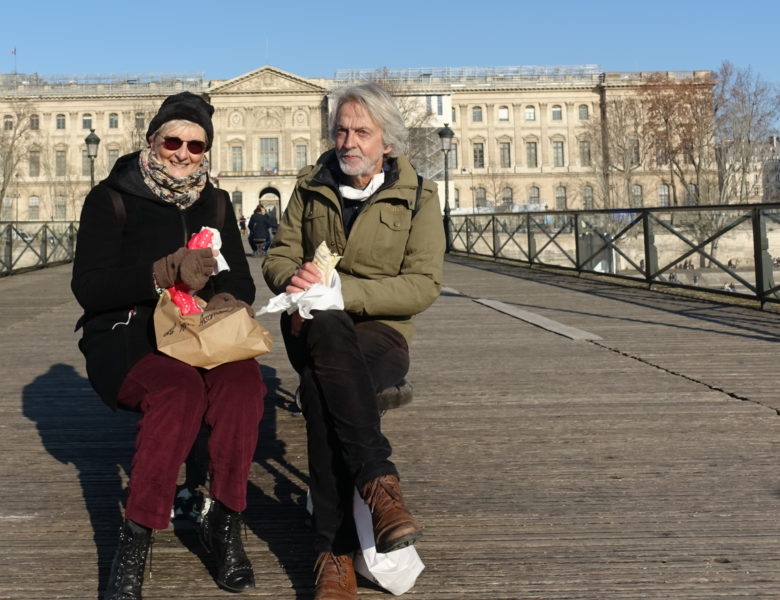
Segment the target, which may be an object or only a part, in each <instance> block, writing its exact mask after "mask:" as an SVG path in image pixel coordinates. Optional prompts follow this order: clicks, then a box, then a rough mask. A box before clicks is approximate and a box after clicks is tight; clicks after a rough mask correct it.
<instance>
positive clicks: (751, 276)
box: [449, 204, 780, 307]
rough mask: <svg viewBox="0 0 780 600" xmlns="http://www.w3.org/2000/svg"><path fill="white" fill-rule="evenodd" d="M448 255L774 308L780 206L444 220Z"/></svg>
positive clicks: (779, 294)
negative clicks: (699, 293) (565, 271)
mask: <svg viewBox="0 0 780 600" xmlns="http://www.w3.org/2000/svg"><path fill="white" fill-rule="evenodd" d="M449 231H450V240H449V247H450V248H451V250H452V251H453V252H463V253H466V254H469V255H476V256H489V257H493V258H497V259H504V260H510V261H518V262H521V263H526V264H528V265H530V266H547V267H556V268H561V269H569V270H573V271H576V272H577V273H598V274H601V275H606V276H612V277H617V278H624V279H633V280H638V281H644V282H646V283H647V284H648V285H650V286H653V285H666V286H679V287H686V288H696V289H702V288H706V289H708V290H710V291H715V292H720V293H723V294H736V295H738V296H743V297H750V298H755V299H757V300H758V301H759V302H760V303H761V306H762V307H765V305H766V304H767V303H780V286H779V285H777V284H776V283H775V282H776V281H777V280H778V279H780V204H739V205H735V204H732V205H718V206H685V207H667V208H637V209H628V210H593V211H549V212H523V213H494V214H484V213H483V214H472V215H451V216H450V228H449Z"/></svg>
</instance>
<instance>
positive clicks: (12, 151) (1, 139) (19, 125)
mask: <svg viewBox="0 0 780 600" xmlns="http://www.w3.org/2000/svg"><path fill="white" fill-rule="evenodd" d="M34 113H35V107H34V105H33V103H32V102H30V101H29V100H26V99H18V98H13V99H10V100H9V101H8V102H7V104H6V107H5V109H4V112H3V115H2V123H0V198H5V196H6V194H7V193H8V188H9V187H10V186H11V183H12V182H13V181H14V177H15V175H16V174H17V169H18V167H19V163H20V162H21V161H22V159H23V158H24V157H25V155H26V154H27V151H28V149H29V146H30V143H31V141H32V137H31V136H30V135H29V132H30V128H31V124H30V116H31V115H33V114H34Z"/></svg>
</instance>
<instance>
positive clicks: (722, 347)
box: [0, 258, 780, 600]
mask: <svg viewBox="0 0 780 600" xmlns="http://www.w3.org/2000/svg"><path fill="white" fill-rule="evenodd" d="M250 260H252V266H253V269H254V271H255V273H256V274H258V273H259V261H258V259H250ZM445 273H446V276H445V283H446V285H447V286H448V287H449V288H452V289H454V290H457V291H458V292H460V294H462V295H456V294H453V293H445V294H443V295H442V297H441V298H440V299H439V300H438V301H437V302H436V304H434V306H433V307H432V308H431V309H430V310H429V311H427V312H426V313H425V314H424V315H422V316H421V317H420V319H419V320H418V335H417V337H416V338H415V341H414V343H413V346H412V356H413V366H412V371H411V373H410V379H411V380H412V381H413V382H414V384H415V399H414V402H413V403H412V404H411V405H409V406H407V407H404V408H403V409H400V410H397V411H394V412H390V413H389V414H388V415H387V416H386V417H385V419H384V421H383V423H384V429H385V431H386V433H387V434H388V436H389V437H390V439H391V441H392V442H393V445H394V457H395V460H396V462H397V464H398V466H399V469H400V471H401V474H402V478H403V481H404V486H405V487H404V489H405V492H406V494H407V496H408V500H409V502H410V504H411V505H412V506H413V507H414V509H415V513H416V514H417V516H419V518H420V520H421V521H422V522H423V524H424V526H425V529H426V531H425V535H424V537H423V538H422V540H421V541H420V543H419V544H418V550H419V551H420V554H421V556H422V558H423V560H424V561H425V563H426V566H427V568H426V570H425V571H424V572H423V574H422V576H421V577H420V580H419V582H418V585H417V587H416V588H415V589H414V590H412V591H411V592H409V594H407V596H408V597H410V598H421V599H423V598H425V599H427V598H431V599H436V600H438V599H442V600H459V599H465V598H470V599H471V598H473V599H475V600H476V599H479V600H509V599H521V598H522V599H523V600H527V599H544V600H559V599H561V600H562V599H578V600H605V599H616V600H633V599H649V598H653V599H659V600H660V599H680V600H682V599H685V600H709V599H713V600H714V599H720V598H723V599H725V598H728V599H734V598H778V597H780V595H778V592H777V590H778V588H779V587H780V585H779V584H780V518H779V517H780V476H778V474H777V467H776V464H777V458H778V450H780V438H779V437H778V415H777V409H778V408H780V401H779V400H778V398H777V387H778V386H777V383H778V380H779V378H778V376H777V375H776V368H775V366H774V365H775V364H776V362H777V361H776V359H775V356H776V354H777V352H776V347H777V343H778V340H779V339H780V325H779V324H778V322H777V316H776V315H772V314H765V313H761V312H759V311H755V310H751V309H746V308H739V307H732V306H728V305H724V304H722V303H717V302H705V301H701V300H692V299H685V298H678V297H674V296H669V295H667V294H658V293H654V292H649V291H645V290H642V289H637V288H622V287H617V286H612V285H608V284H604V283H601V282H596V281H587V280H583V279H577V278H573V277H569V276H565V275H558V274H554V273H546V272H543V271H536V270H528V269H521V268H517V267H507V266H504V265H497V264H492V263H483V262H477V261H471V260H467V259H461V258H452V259H451V260H450V261H448V263H447V265H446V270H445ZM68 281H69V270H68V267H56V268H52V269H47V270H43V271H37V272H31V273H26V274H23V275H17V276H13V277H8V278H4V279H0V355H2V363H1V364H2V377H0V456H2V458H0V553H2V554H1V555H0V599H13V600H16V599H25V600H26V599H30V598H42V599H44V598H45V599H48V598H90V599H93V598H98V590H99V588H100V585H101V583H102V582H104V580H105V578H106V577H107V574H108V573H107V570H108V566H109V563H110V560H111V557H112V555H113V544H114V542H115V540H114V537H115V532H116V528H117V526H118V523H119V519H120V512H119V505H118V498H119V497H120V495H121V490H122V488H123V486H124V485H125V484H126V480H127V472H128V470H129V460H130V457H131V453H132V444H133V434H134V417H133V416H132V415H127V414H122V413H117V414H114V413H111V411H109V410H108V409H106V408H104V407H103V406H102V404H101V403H100V402H99V401H98V400H97V399H96V398H95V396H94V394H93V393H92V392H91V390H90V389H89V386H88V383H87V382H86V380H85V378H84V377H85V374H84V369H83V362H82V359H81V356H80V354H79V353H78V350H77V349H76V347H75V343H76V340H77V335H76V334H74V333H73V332H72V324H73V322H74V321H75V319H76V317H77V316H78V314H79V310H78V307H77V306H76V304H75V302H74V301H73V300H72V299H71V297H70V293H69V289H68ZM258 281H259V285H258V288H259V290H260V292H259V294H258V302H257V303H256V306H260V305H261V303H262V302H263V301H264V300H265V299H266V298H268V297H269V296H270V294H269V293H268V292H267V291H266V290H265V288H264V286H263V285H262V283H261V280H260V279H258ZM472 298H486V299H492V300H495V301H497V302H502V303H506V304H508V305H511V306H514V307H516V308H517V309H518V310H521V311H528V312H532V313H534V314H537V315H539V316H541V317H544V318H546V319H550V320H552V321H555V322H558V323H561V324H562V325H564V326H566V327H571V328H576V329H581V330H584V331H587V332H591V333H593V334H596V335H598V336H599V337H601V338H602V339H601V340H590V341H587V340H578V341H574V340H570V339H567V338H564V337H562V336H560V335H556V334H554V333H551V332H548V331H546V330H544V329H540V328H538V327H535V326H533V325H530V324H528V323H526V322H524V321H521V320H518V319H516V318H513V317H511V316H509V315H506V314H503V313H500V312H497V311H495V310H492V309H491V308H489V307H487V306H484V305H480V304H478V303H477V302H474V301H473V300H472ZM263 322H264V323H265V324H266V325H267V326H268V327H269V329H271V330H272V331H274V332H275V331H276V319H275V317H270V318H263ZM275 339H276V340H277V341H278V345H277V348H276V349H275V350H274V352H273V353H272V354H270V355H268V356H267V357H264V358H263V359H262V361H261V362H262V364H263V367H264V374H265V376H266V380H267V382H268V383H269V387H270V388H271V394H269V397H268V399H267V403H266V405H267V411H266V417H265V419H264V421H263V424H262V436H261V441H260V444H259V445H258V449H257V453H256V460H255V462H254V464H253V467H252V471H251V477H250V487H249V503H250V507H249V509H248V511H247V522H248V534H249V537H248V542H247V547H248V551H249V554H250V556H251V557H252V559H253V562H254V565H255V570H256V573H257V579H258V583H259V585H258V588H257V589H256V590H254V591H252V592H250V593H247V594H244V595H242V597H250V598H251V597H256V598H274V599H282V600H283V599H286V598H289V599H296V600H305V599H308V598H311V587H312V585H313V580H312V576H311V565H312V560H313V557H312V556H311V552H310V543H311V537H310V532H309V530H308V528H307V526H306V523H305V513H304V510H303V507H302V504H301V503H302V499H303V497H304V495H305V489H306V450H305V439H304V423H303V420H302V418H301V417H298V416H294V415H293V413H292V412H291V411H290V410H289V407H290V399H291V394H292V392H293V391H294V389H295V387H296V382H295V377H294V376H293V373H292V371H291V369H290V367H289V365H288V364H287V361H286V357H285V354H284V351H283V348H282V346H281V339H280V337H279V336H278V335H276V336H275ZM153 561H154V572H153V577H152V579H151V580H149V581H147V584H146V585H145V588H144V597H145V598H147V599H148V600H155V599H174V598H184V597H187V598H220V597H227V594H225V593H224V592H221V591H219V590H218V589H217V588H216V586H215V584H214V583H213V580H212V578H211V576H210V574H209V570H208V569H209V564H210V563H209V561H208V559H207V558H205V557H203V555H202V554H201V553H200V551H199V550H198V548H197V545H196V543H195V540H194V538H193V535H192V531H191V530H189V529H188V528H187V527H177V528H176V530H167V531H165V532H160V533H158V535H157V543H156V544H155V549H154V557H153ZM360 597H361V599H364V598H367V599H371V598H374V599H379V598H387V597H388V596H387V595H386V594H384V593H382V592H380V591H376V590H372V589H371V588H369V587H361V590H360Z"/></svg>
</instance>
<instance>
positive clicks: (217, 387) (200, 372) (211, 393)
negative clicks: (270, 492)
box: [118, 354, 266, 529]
mask: <svg viewBox="0 0 780 600" xmlns="http://www.w3.org/2000/svg"><path fill="white" fill-rule="evenodd" d="M265 392H266V387H265V384H264V383H263V378H262V375H261V373H260V365H258V363H257V361H255V360H253V359H251V360H241V361H236V362H232V363H226V364H224V365H220V366H218V367H215V368H213V369H211V370H208V371H207V370H204V369H196V368H195V367H191V366H189V365H187V364H185V363H183V362H180V361H178V360H175V359H173V358H170V357H168V356H165V355H163V354H148V355H146V356H144V357H143V358H142V359H141V360H139V361H138V362H137V363H136V364H135V365H134V366H133V368H132V369H130V372H129V373H128V374H127V376H126V377H125V380H124V381H123V382H122V387H121V388H120V390H119V397H118V401H119V405H120V406H121V407H122V408H125V409H129V410H135V411H140V412H141V413H142V414H143V416H142V418H141V419H140V420H139V422H138V433H137V435H136V442H135V454H134V455H133V461H132V468H131V473H130V494H129V497H128V500H127V510H126V511H125V516H126V517H127V518H128V519H131V520H133V521H135V522H136V523H139V524H140V525H143V526H145V527H150V528H152V529H165V528H167V527H168V524H169V522H170V514H171V506H172V504H173V498H174V495H175V493H176V480H177V478H178V474H179V468H180V467H181V464H182V463H183V462H184V459H185V458H186V457H187V454H188V453H189V451H190V449H191V448H192V445H193V443H194V441H195V439H196V437H197V436H198V432H199V431H200V428H201V425H202V424H203V423H204V422H205V423H206V425H208V426H209V427H210V429H211V433H210V435H209V439H208V454H209V475H210V478H211V483H210V493H211V496H212V497H214V498H216V499H217V500H219V501H220V502H222V503H223V504H224V505H225V506H227V507H228V508H229V509H231V510H235V511H239V512H240V511H243V510H244V509H245V508H246V488H247V479H248V477H249V467H250V466H251V464H252V458H253V457H254V453H255V447H256V446H257V438H258V434H259V425H260V420H261V419H262V417H263V408H264V405H263V399H264V397H265Z"/></svg>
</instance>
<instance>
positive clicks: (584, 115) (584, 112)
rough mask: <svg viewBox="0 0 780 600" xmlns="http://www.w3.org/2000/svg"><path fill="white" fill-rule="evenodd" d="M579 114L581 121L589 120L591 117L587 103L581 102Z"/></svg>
mask: <svg viewBox="0 0 780 600" xmlns="http://www.w3.org/2000/svg"><path fill="white" fill-rule="evenodd" d="M579 115H580V121H587V120H588V119H589V118H590V114H589V112H588V105H587V104H580V107H579Z"/></svg>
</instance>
